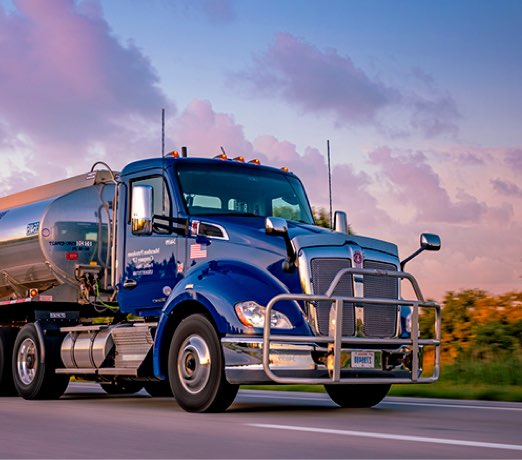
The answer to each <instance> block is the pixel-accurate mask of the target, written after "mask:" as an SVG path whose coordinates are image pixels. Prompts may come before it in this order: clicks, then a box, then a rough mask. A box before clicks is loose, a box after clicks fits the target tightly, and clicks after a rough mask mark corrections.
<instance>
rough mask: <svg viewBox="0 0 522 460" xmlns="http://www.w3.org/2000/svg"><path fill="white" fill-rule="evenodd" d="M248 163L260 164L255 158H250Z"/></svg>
mask: <svg viewBox="0 0 522 460" xmlns="http://www.w3.org/2000/svg"><path fill="white" fill-rule="evenodd" d="M249 163H252V164H254V165H260V164H261V162H260V161H259V160H258V159H257V158H254V159H253V160H250V161H249Z"/></svg>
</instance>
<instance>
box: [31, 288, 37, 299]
mask: <svg viewBox="0 0 522 460" xmlns="http://www.w3.org/2000/svg"><path fill="white" fill-rule="evenodd" d="M37 295H38V289H34V288H33V289H31V290H30V291H29V297H36V296H37Z"/></svg>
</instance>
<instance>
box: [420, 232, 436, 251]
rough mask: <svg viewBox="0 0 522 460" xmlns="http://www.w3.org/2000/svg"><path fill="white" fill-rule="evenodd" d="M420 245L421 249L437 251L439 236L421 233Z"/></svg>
mask: <svg viewBox="0 0 522 460" xmlns="http://www.w3.org/2000/svg"><path fill="white" fill-rule="evenodd" d="M420 245H421V248H422V249H425V250H427V251H438V250H439V249H440V236H439V235H434V234H433V233H422V234H421V236H420Z"/></svg>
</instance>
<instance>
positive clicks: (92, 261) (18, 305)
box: [0, 171, 115, 398]
mask: <svg viewBox="0 0 522 460" xmlns="http://www.w3.org/2000/svg"><path fill="white" fill-rule="evenodd" d="M114 197H115V180H114V174H113V173H112V172H110V171H92V172H90V173H88V174H84V175H80V176H76V177H72V178H69V179H66V180H63V181H59V182H55V183H52V184H48V185H44V186H40V187H35V188H33V189H30V190H26V191H24V192H20V193H17V194H14V195H11V196H8V197H5V198H0V324H1V325H2V327H0V394H12V393H14V392H15V389H14V386H13V378H12V377H13V375H12V370H11V354H12V350H13V346H14V339H15V337H16V335H17V333H18V332H19V331H20V329H21V328H22V327H23V326H24V325H25V328H23V329H22V330H23V331H24V332H25V335H29V336H28V337H26V338H25V342H24V343H23V344H22V345H23V347H22V351H21V358H22V361H21V362H20V363H18V367H19V371H20V372H19V374H20V379H21V383H22V384H24V382H25V383H26V384H27V383H28V382H31V381H32V378H33V377H34V374H35V369H36V364H35V363H34V362H33V361H34V359H36V355H37V354H38V353H37V344H36V341H35V338H36V339H37V341H38V342H40V344H42V343H45V346H46V350H45V351H46V353H47V354H48V355H49V356H48V357H49V358H52V359H49V360H47V361H46V365H47V367H48V368H49V369H48V372H46V374H50V373H52V374H53V376H51V378H50V380H49V381H48V382H47V379H49V377H48V376H47V375H45V378H46V382H47V383H48V384H47V385H46V389H40V390H39V393H40V394H39V395H38V397H44V398H47V397H53V396H59V395H60V394H61V393H63V391H64V389H65V386H66V384H67V383H68V380H69V377H68V376H60V375H55V376H54V369H52V368H53V367H57V366H59V361H60V360H59V357H58V350H59V348H60V343H61V340H62V338H63V334H60V333H59V326H63V325H67V324H68V323H70V322H71V321H73V319H77V318H79V317H80V315H84V316H85V315H86V316H88V317H95V316H96V315H97V312H96V311H95V310H93V305H95V302H92V296H93V295H97V296H98V297H99V298H100V301H103V300H102V299H104V300H105V301H107V302H108V301H110V298H111V296H112V294H113V289H112V286H111V280H110V275H111V268H110V265H111V251H110V247H109V246H110V241H111V240H112V236H111V235H112V224H113V217H112V214H113V211H112V206H113V201H114ZM95 280H96V281H95ZM95 282H96V287H97V292H95V291H94V289H93V286H94V283H95ZM89 297H91V298H89ZM65 311H66V313H65ZM51 319H52V321H49V320H51ZM38 320H40V321H38ZM46 323H48V324H46ZM33 336H34V337H33ZM53 354H54V356H52V355H53ZM40 355H43V351H42V353H40ZM38 359H41V360H43V356H38ZM18 392H20V389H18ZM28 396H31V394H28Z"/></svg>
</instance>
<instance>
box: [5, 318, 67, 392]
mask: <svg viewBox="0 0 522 460" xmlns="http://www.w3.org/2000/svg"><path fill="white" fill-rule="evenodd" d="M60 343H61V338H60V337H57V336H55V337H53V336H48V335H46V336H44V347H45V355H44V356H45V360H44V361H43V362H40V361H41V359H40V357H41V355H42V350H41V345H40V341H39V340H38V333H37V331H36V326H35V325H34V324H26V325H25V326H24V327H23V328H22V329H21V330H20V332H19V333H18V335H17V337H16V340H15V343H14V348H13V380H14V385H15V387H16V390H17V391H18V394H20V396H22V397H23V398H24V399H58V398H59V397H60V396H62V395H63V394H64V393H65V390H66V389H67V385H69V376H68V375H62V374H56V372H55V371H56V369H57V368H58V367H60V366H61V360H60Z"/></svg>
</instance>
